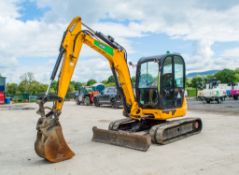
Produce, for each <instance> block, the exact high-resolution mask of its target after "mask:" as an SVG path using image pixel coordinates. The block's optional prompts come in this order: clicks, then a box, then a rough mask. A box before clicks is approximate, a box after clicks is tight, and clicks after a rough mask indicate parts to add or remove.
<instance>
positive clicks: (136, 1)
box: [0, 0, 239, 81]
mask: <svg viewBox="0 0 239 175" xmlns="http://www.w3.org/2000/svg"><path fill="white" fill-rule="evenodd" d="M20 2H21V1H20V0H8V1H7V0H2V1H0V26H1V27H0V38H1V42H0V61H1V66H0V71H1V73H2V74H3V75H6V76H8V77H9V80H12V81H16V80H17V79H18V76H16V74H17V75H18V74H21V73H24V71H25V72H26V71H32V72H34V73H35V74H36V78H37V79H40V80H42V81H46V77H47V76H48V75H49V73H50V71H51V69H52V66H53V63H46V64H44V65H39V66H38V67H36V68H32V67H29V66H27V65H26V66H23V67H19V61H18V59H19V58H20V57H29V59H31V58H32V59H34V57H49V58H51V59H52V60H55V58H56V56H57V53H58V47H59V43H60V40H61V36H62V33H63V31H64V30H65V28H66V25H67V24H68V22H69V21H70V20H71V18H73V17H74V16H77V15H80V16H82V19H83V21H84V22H85V23H87V24H89V26H92V27H93V28H94V29H97V30H100V31H102V32H104V33H107V34H110V35H112V36H113V37H115V39H116V41H118V42H119V43H121V44H122V45H123V46H125V48H126V49H127V50H128V52H129V53H135V52H137V48H135V47H134V45H133V43H132V42H131V40H130V39H131V38H135V37H142V36H144V35H146V34H154V33H165V34H167V35H169V36H170V37H172V38H179V39H183V40H193V41H196V42H197V43H198V44H197V48H196V49H195V52H194V54H193V55H189V54H188V53H183V54H184V55H186V56H185V59H186V61H187V63H188V65H187V67H188V69H189V70H201V69H205V68H208V69H209V68H214V67H220V66H221V67H223V66H225V67H227V66H229V67H230V66H234V65H235V64H234V65H233V64H231V63H227V62H225V61H223V59H221V58H217V57H216V56H215V55H216V54H215V53H214V52H215V51H214V50H213V49H212V46H213V44H214V43H216V42H228V41H239V32H238V29H239V23H238V21H239V13H238V11H239V3H237V2H236V3H235V1H227V3H226V4H225V3H224V2H219V1H217V2H216V3H215V1H199V0H182V1H162V0H159V1H154V0H148V1H145V0H131V1H127V0H122V1H118V0H101V1H97V0H88V1H82V0H81V1H79V0H65V1H62V0H55V1H52V0H36V2H37V5H38V6H39V7H49V8H50V10H49V11H48V12H47V13H46V14H45V15H44V16H43V17H42V18H41V19H40V20H31V21H26V22H23V21H21V20H19V19H18V18H19V17H20V16H21V14H20V13H19V9H20V7H19V4H20ZM222 4H224V5H222ZM222 7H225V8H222ZM106 18H111V19H114V20H115V21H118V23H116V22H102V21H101V20H102V19H106ZM125 21H126V22H125ZM145 44H146V43H145ZM147 44H150V43H147ZM232 54H233V55H238V49H231V50H228V51H225V52H224V54H223V57H230V56H232ZM81 56H82V57H84V59H83V60H84V61H82V62H80V64H79V67H77V70H78V72H79V73H78V72H77V70H76V74H75V75H74V77H73V78H74V79H76V80H78V78H79V79H80V78H81V79H89V78H94V77H96V79H97V80H102V79H104V78H106V77H107V76H108V75H109V74H110V71H108V70H109V66H108V64H106V63H104V62H103V63H101V60H95V59H96V58H98V57H99V55H98V54H96V53H95V52H94V51H92V50H91V49H89V48H85V47H84V49H83V51H82V53H81ZM87 58H89V60H87ZM234 60H235V59H234ZM53 62H54V61H53ZM232 62H233V61H232ZM96 63H97V64H96ZM219 64H220V65H219ZM91 65H95V71H94V72H96V73H93V71H91V69H88V67H89V66H91ZM12 71H14V73H13V72H12ZM39 72H40V73H39ZM19 76H20V75H19ZM84 81H85V80H84Z"/></svg>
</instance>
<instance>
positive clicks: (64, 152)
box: [35, 123, 75, 163]
mask: <svg viewBox="0 0 239 175" xmlns="http://www.w3.org/2000/svg"><path fill="white" fill-rule="evenodd" d="M35 151H36V153H37V154H38V155H39V156H40V157H42V158H45V159H46V160H48V161H49V162H53V163H56V162H61V161H63V160H67V159H70V158H72V157H73V156H74V155H75V154H74V152H73V151H72V150H71V149H70V148H69V146H68V145H67V143H66V141H65V139H64V136H63V133H62V128H61V125H60V124H59V123H57V124H56V125H55V126H51V127H49V128H44V129H43V128H41V129H40V130H38V132H37V138H36V141H35Z"/></svg>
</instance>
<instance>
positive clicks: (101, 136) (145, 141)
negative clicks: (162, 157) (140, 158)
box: [92, 127, 151, 151]
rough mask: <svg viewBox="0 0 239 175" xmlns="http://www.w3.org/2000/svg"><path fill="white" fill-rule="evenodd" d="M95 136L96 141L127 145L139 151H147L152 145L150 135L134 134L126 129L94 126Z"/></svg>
mask: <svg viewBox="0 0 239 175" xmlns="http://www.w3.org/2000/svg"><path fill="white" fill-rule="evenodd" d="M92 130H93V138H92V140H93V141H95V142H101V143H107V144H112V145H117V146H122V147H127V148H131V149H135V150H139V151H147V150H148V148H149V147H150V145H151V137H150V136H149V135H139V134H133V133H130V132H126V131H112V130H104V129H99V128H97V127H93V128H92Z"/></svg>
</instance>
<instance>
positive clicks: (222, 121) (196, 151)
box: [0, 102, 239, 175]
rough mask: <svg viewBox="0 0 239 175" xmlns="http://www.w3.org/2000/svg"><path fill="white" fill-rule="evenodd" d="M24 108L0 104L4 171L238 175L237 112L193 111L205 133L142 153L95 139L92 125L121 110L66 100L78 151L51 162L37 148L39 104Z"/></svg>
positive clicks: (66, 118) (66, 122) (69, 131)
mask: <svg viewBox="0 0 239 175" xmlns="http://www.w3.org/2000/svg"><path fill="white" fill-rule="evenodd" d="M189 103H190V102H189ZM189 105H190V104H189ZM22 107H24V110H20V107H19V106H18V107H17V108H14V107H13V108H11V109H10V108H6V107H1V108H0V131H1V132H0V138H1V144H0V175H8V174H9V175H14V174H22V175H28V174H29V175H30V174H34V175H38V174H39V175H43V174H44V175H48V174H49V175H54V174H57V175H61V174H62V175H63V174H64V175H73V174H76V175H79V174H87V175H91V174H97V175H115V174H118V175H122V174H131V175H134V174H137V175H141V174H142V175H156V174H157V175H158V174H167V175H171V174H172V175H175V174H180V175H181V174H190V175H192V174H208V175H209V174H210V175H211V174H217V175H225V174H230V175H234V174H235V175H236V174H239V166H238V165H239V146H238V145H239V139H238V138H239V125H238V120H239V115H238V114H236V113H223V112H221V113H212V112H206V111H207V110H201V111H200V110H193V111H189V112H188V116H190V117H201V118H202V120H203V123H204V128H203V131H202V133H200V134H198V135H194V136H192V137H189V138H186V139H184V140H180V141H177V142H174V143H171V144H168V145H164V146H158V145H152V146H151V147H150V149H149V150H148V151H147V152H140V151H135V150H131V149H127V148H122V147H117V146H112V145H107V144H101V143H95V142H92V141H91V137H92V131H91V129H92V126H94V125H96V126H98V127H100V128H107V126H108V123H109V122H110V121H111V120H116V119H119V118H122V115H121V113H122V111H121V109H111V108H96V107H93V106H77V105H75V104H74V103H73V102H67V103H66V104H65V106H64V109H63V113H62V115H61V123H62V126H63V129H64V134H65V138H66V140H67V142H68V143H69V145H70V147H71V148H72V149H73V150H74V152H75V153H76V155H75V157H73V158H72V159H71V160H68V161H64V162H60V163H56V164H51V163H48V162H46V161H44V160H42V159H41V158H40V157H38V156H37V155H36V154H35V152H34V150H33V144H34V141H35V136H36V130H35V125H36V122H37V119H38V117H39V116H37V115H36V112H35V111H36V107H37V106H36V105H35V104H28V105H23V106H22Z"/></svg>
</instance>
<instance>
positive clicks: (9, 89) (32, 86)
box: [6, 72, 115, 96]
mask: <svg viewBox="0 0 239 175" xmlns="http://www.w3.org/2000/svg"><path fill="white" fill-rule="evenodd" d="M20 80H21V81H20V82H19V83H7V85H6V94H7V95H8V96H15V95H22V94H28V95H41V94H44V93H45V91H46V90H47V87H48V85H47V84H45V83H41V82H39V81H37V80H36V79H35V77H34V74H33V73H31V72H27V73H25V74H23V75H22V76H20ZM95 83H97V81H96V80H95V79H90V80H88V81H87V82H79V81H71V82H70V84H69V87H68V92H67V93H68V94H70V93H74V92H77V91H78V89H79V88H80V87H81V86H92V85H93V84H95ZM100 83H102V84H104V85H105V86H114V85H115V80H114V77H113V76H109V77H108V78H107V79H106V80H103V81H101V82H100ZM56 90H57V81H54V82H53V83H52V86H51V88H50V93H55V92H56Z"/></svg>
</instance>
